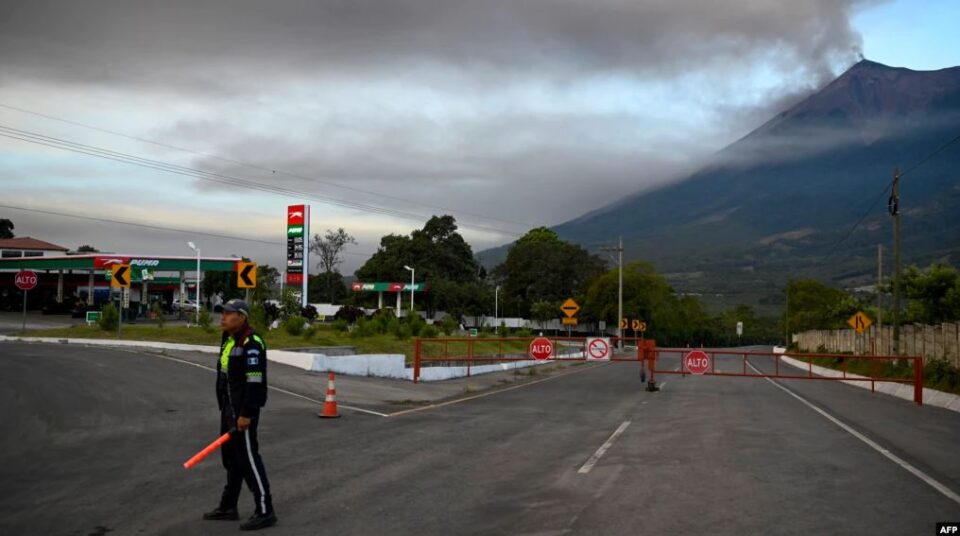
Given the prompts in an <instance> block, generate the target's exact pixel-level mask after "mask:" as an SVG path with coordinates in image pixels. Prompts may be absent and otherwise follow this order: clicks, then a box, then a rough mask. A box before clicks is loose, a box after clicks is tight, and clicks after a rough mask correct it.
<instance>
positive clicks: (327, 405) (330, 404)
mask: <svg viewBox="0 0 960 536" xmlns="http://www.w3.org/2000/svg"><path fill="white" fill-rule="evenodd" d="M319 417H320V418H322V419H336V418H338V417H340V414H339V413H338V412H337V388H336V387H335V386H334V384H333V372H331V373H330V379H329V380H327V398H326V399H325V400H324V401H323V411H322V412H320V415H319Z"/></svg>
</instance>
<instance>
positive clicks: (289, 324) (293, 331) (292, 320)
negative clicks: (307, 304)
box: [283, 315, 307, 337]
mask: <svg viewBox="0 0 960 536" xmlns="http://www.w3.org/2000/svg"><path fill="white" fill-rule="evenodd" d="M306 322H307V321H306V320H305V319H304V318H303V317H302V316H300V315H291V316H289V317H287V319H286V320H284V321H283V329H284V330H286V332H287V333H289V334H290V335H293V336H294V337H296V336H297V335H300V334H301V333H303V325H304V324H305V323H306Z"/></svg>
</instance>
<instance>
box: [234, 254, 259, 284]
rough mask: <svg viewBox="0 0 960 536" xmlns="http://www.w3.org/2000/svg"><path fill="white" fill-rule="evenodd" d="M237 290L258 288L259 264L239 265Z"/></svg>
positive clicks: (243, 262)
mask: <svg viewBox="0 0 960 536" xmlns="http://www.w3.org/2000/svg"><path fill="white" fill-rule="evenodd" d="M237 288H257V263H255V262H247V261H240V262H238V263H237Z"/></svg>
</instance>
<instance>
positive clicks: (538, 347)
mask: <svg viewBox="0 0 960 536" xmlns="http://www.w3.org/2000/svg"><path fill="white" fill-rule="evenodd" d="M530 357H532V358H534V359H536V360H539V361H543V360H544V359H550V358H551V357H553V342H552V341H551V340H550V339H547V338H546V337H537V338H536V339H533V340H532V341H530Z"/></svg>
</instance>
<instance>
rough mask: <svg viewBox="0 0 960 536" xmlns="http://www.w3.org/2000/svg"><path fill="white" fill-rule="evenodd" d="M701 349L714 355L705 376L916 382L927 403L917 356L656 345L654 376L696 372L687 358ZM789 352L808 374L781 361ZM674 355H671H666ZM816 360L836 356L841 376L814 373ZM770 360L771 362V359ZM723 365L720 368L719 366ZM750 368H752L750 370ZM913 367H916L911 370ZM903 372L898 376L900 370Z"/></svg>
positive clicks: (919, 401) (916, 393)
mask: <svg viewBox="0 0 960 536" xmlns="http://www.w3.org/2000/svg"><path fill="white" fill-rule="evenodd" d="M694 350H699V351H702V352H704V353H705V354H707V356H709V357H710V366H709V369H708V370H707V371H706V372H704V373H703V375H704V376H732V377H746V378H771V379H786V380H825V381H862V382H870V387H871V390H873V389H874V385H875V384H876V382H887V383H903V384H908V385H909V384H913V386H914V391H913V399H914V402H916V403H917V404H918V405H923V358H922V357H917V356H910V357H904V356H871V355H844V354H797V353H790V354H775V353H772V352H753V351H742V350H729V349H714V348H654V349H652V350H650V352H651V353H652V354H653V358H652V359H651V366H650V370H651V378H653V376H654V375H655V374H679V375H682V376H686V375H690V374H692V372H690V371H689V370H687V369H686V365H685V359H684V356H686V355H687V354H688V353H690V352H691V351H694ZM673 354H675V355H676V358H677V366H676V368H673V367H672V366H671V367H664V364H665V363H664V360H665V359H668V358H669V359H672V357H673ZM784 355H786V356H787V357H790V358H793V359H795V360H798V361H802V362H805V363H806V365H807V368H806V374H802V373H801V374H797V373H792V372H791V371H793V370H797V369H796V367H795V366H793V365H790V364H786V363H784V364H783V365H781V361H782V359H781V357H782V356H784ZM665 356H670V357H665ZM815 360H833V361H834V364H835V365H836V364H839V366H840V368H839V369H837V368H832V367H829V366H825V365H827V364H828V363H824V364H823V365H822V366H824V368H832V370H836V371H837V372H838V373H839V374H838V375H837V376H821V375H818V374H814V372H813V365H814V364H815V363H814V361H815ZM767 361H769V363H767ZM863 361H865V362H866V363H867V365H866V368H867V370H866V371H862V372H865V374H864V373H860V374H852V373H850V372H849V368H850V363H851V362H853V363H857V362H863ZM904 362H912V363H911V365H910V366H909V367H904V366H901V365H900V364H901V363H904ZM755 364H765V365H767V366H770V365H772V367H771V368H772V369H773V370H772V371H769V370H768V371H761V370H760V369H759V368H757V367H756V366H755ZM881 365H885V366H886V368H887V370H888V371H889V372H890V373H891V374H893V375H883V374H881V373H880V371H879V370H878V368H879V367H880V366H881ZM718 367H719V368H718ZM748 368H749V370H748ZM911 369H912V370H911ZM898 373H899V374H900V376H899V377H898V376H897V375H896V374H898Z"/></svg>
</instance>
